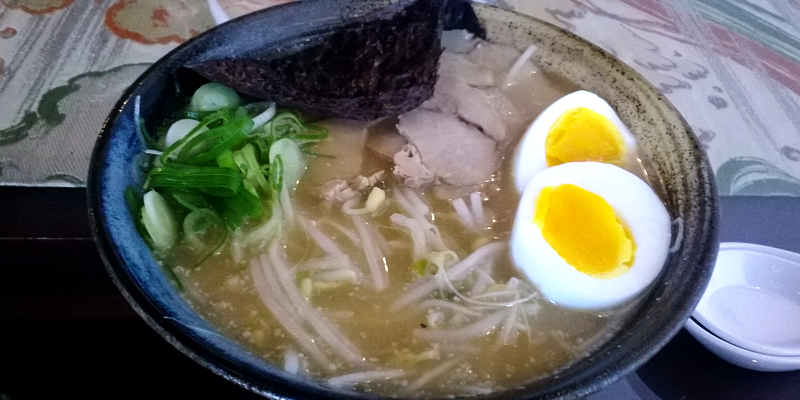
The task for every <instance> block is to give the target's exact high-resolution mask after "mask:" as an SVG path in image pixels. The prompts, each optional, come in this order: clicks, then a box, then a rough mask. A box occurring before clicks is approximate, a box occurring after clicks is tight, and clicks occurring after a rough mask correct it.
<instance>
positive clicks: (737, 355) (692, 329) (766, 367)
mask: <svg viewBox="0 0 800 400" xmlns="http://www.w3.org/2000/svg"><path fill="white" fill-rule="evenodd" d="M684 327H685V328H686V330H687V331H689V334H690V335H692V336H693V337H694V338H695V339H696V340H697V341H698V342H700V344H702V345H703V347H705V348H706V349H707V350H708V351H710V352H712V353H714V354H715V355H716V356H717V357H719V358H721V359H723V360H725V361H727V362H729V363H731V364H733V365H736V366H739V367H742V368H747V369H751V370H754V371H768V372H777V371H795V370H800V356H776V355H771V354H764V353H759V352H756V351H752V350H748V349H745V348H742V347H739V346H737V345H735V344H733V343H730V342H728V341H726V340H724V339H722V338H720V337H719V336H717V335H715V334H714V333H713V332H711V331H709V330H708V329H706V328H705V327H704V326H703V325H702V324H700V323H699V322H697V321H696V320H695V319H694V318H689V319H688V320H686V324H685V326H684ZM748 361H749V362H748ZM759 362H760V364H759Z"/></svg>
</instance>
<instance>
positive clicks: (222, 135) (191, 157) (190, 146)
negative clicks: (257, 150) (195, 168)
mask: <svg viewBox="0 0 800 400" xmlns="http://www.w3.org/2000/svg"><path fill="white" fill-rule="evenodd" d="M252 126H253V120H252V119H250V118H248V117H243V118H237V119H236V120H234V121H231V122H230V123H229V124H226V125H222V126H219V127H216V128H212V129H210V130H208V131H206V132H203V133H200V134H198V135H196V136H194V137H193V138H192V139H190V140H189V142H187V143H186V144H185V145H184V146H183V148H182V149H181V150H180V153H178V158H177V160H178V162H180V163H187V164H202V163H205V162H208V161H211V160H214V159H216V158H217V156H219V155H220V154H222V153H223V152H225V151H227V150H230V149H231V148H233V147H234V146H236V145H238V144H240V143H241V142H243V141H244V140H245V139H247V133H248V132H250V128H251V127H252Z"/></svg>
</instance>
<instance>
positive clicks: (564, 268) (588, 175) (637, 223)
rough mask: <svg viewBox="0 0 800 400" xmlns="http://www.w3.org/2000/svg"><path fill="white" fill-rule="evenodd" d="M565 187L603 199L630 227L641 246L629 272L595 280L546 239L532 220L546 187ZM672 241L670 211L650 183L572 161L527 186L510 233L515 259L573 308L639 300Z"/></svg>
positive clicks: (602, 165)
mask: <svg viewBox="0 0 800 400" xmlns="http://www.w3.org/2000/svg"><path fill="white" fill-rule="evenodd" d="M562 184H573V185H576V186H578V187H580V188H583V189H585V190H587V191H589V192H592V193H594V194H596V195H598V196H600V197H602V198H603V199H605V201H606V202H608V204H609V205H610V206H611V207H612V208H613V209H614V212H615V213H616V215H617V218H619V219H620V220H621V221H623V222H624V223H625V224H626V225H627V227H628V229H629V231H630V233H631V235H632V236H633V241H634V243H635V246H636V247H635V249H636V252H635V258H634V262H633V265H632V266H631V268H630V269H629V270H628V271H627V272H625V273H623V274H622V275H620V276H618V277H615V278H609V279H598V278H594V277H591V276H589V275H586V274H584V273H582V272H579V271H578V270H577V269H575V268H574V267H572V266H571V265H569V264H567V262H566V261H564V260H563V259H562V258H561V256H559V255H558V253H557V252H556V251H555V250H554V249H553V248H552V247H551V246H550V245H549V244H548V243H547V241H546V240H545V239H544V237H543V236H542V234H541V231H540V230H539V227H538V226H536V225H535V224H534V223H533V222H532V220H533V216H534V209H535V205H536V201H537V199H538V197H539V194H540V193H541V191H542V189H544V188H546V187H548V186H558V185H562ZM670 240H671V218H670V216H669V213H668V212H667V210H666V208H665V206H664V204H663V203H662V202H661V200H660V199H659V198H658V196H657V195H656V194H655V192H654V191H653V189H652V188H651V187H650V186H649V185H648V184H647V183H645V182H644V181H642V180H641V179H639V178H638V177H637V176H635V175H633V174H631V173H630V172H628V171H625V170H624V169H622V168H619V167H617V166H614V165H612V164H605V163H598V162H572V163H566V164H561V165H557V166H555V167H550V168H548V169H546V170H544V171H542V172H540V173H538V174H537V175H536V176H534V177H533V179H531V181H530V182H529V183H528V184H527V186H526V187H525V190H524V191H523V194H522V199H521V200H520V205H519V207H518V208H517V213H516V217H515V220H514V227H513V229H512V233H511V256H512V259H513V261H514V264H515V265H516V267H517V268H518V269H519V270H520V271H521V272H523V273H524V274H525V275H526V276H527V277H528V279H530V281H531V282H532V283H534V284H535V285H537V286H538V287H539V289H540V290H541V292H542V293H543V294H544V296H545V297H546V298H547V299H549V300H550V301H552V302H554V303H556V304H558V305H561V306H564V307H568V308H577V309H603V308H611V307H614V306H617V305H620V304H622V303H624V302H626V301H628V300H630V299H632V298H634V297H635V296H636V295H638V294H640V293H641V292H642V291H643V290H644V289H645V288H646V287H647V286H648V285H650V284H651V283H652V282H653V280H654V279H655V278H656V277H657V276H658V274H659V273H660V271H661V269H662V268H663V266H664V262H665V261H666V259H667V254H668V252H669V246H670Z"/></svg>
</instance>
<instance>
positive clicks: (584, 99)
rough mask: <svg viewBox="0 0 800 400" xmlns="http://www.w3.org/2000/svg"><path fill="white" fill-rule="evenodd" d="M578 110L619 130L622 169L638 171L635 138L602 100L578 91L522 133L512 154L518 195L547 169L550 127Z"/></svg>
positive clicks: (562, 99)
mask: <svg viewBox="0 0 800 400" xmlns="http://www.w3.org/2000/svg"><path fill="white" fill-rule="evenodd" d="M578 107H585V108H588V109H590V110H593V111H595V112H596V113H598V114H600V115H602V116H604V117H606V118H608V120H609V121H611V123H612V124H614V125H615V126H616V127H617V129H619V133H620V135H621V136H622V140H623V142H625V156H626V160H625V166H624V167H625V169H627V170H629V171H631V172H634V173H635V172H636V171H637V170H638V161H637V160H636V138H635V137H634V136H633V134H632V133H631V131H630V130H629V129H628V127H626V126H625V124H624V123H622V121H621V120H620V119H619V116H617V113H616V112H615V111H614V109H613V108H611V106H610V105H609V104H608V103H607V102H606V101H605V100H603V99H602V98H600V97H599V96H598V95H596V94H594V93H591V92H587V91H585V90H579V91H577V92H573V93H570V94H568V95H566V96H564V97H562V98H560V99H558V100H557V101H556V102H555V103H553V104H551V105H550V106H548V107H547V108H546V109H545V110H544V111H542V113H541V114H539V116H538V117H536V119H535V120H534V121H533V123H532V124H531V126H530V127H528V130H527V131H525V134H524V135H523V136H522V140H521V141H520V143H519V145H518V146H517V150H516V153H515V154H514V162H513V171H512V173H513V176H514V184H515V185H516V187H517V190H519V191H520V192H522V190H523V189H525V185H526V184H527V183H528V182H529V181H530V180H531V179H532V178H533V176H534V175H536V173H537V172H539V171H541V170H544V169H546V168H547V157H546V156H545V140H546V139H547V134H548V133H549V131H550V127H551V126H553V123H555V122H556V120H557V119H558V117H560V116H561V114H563V113H564V112H565V111H567V110H570V109H573V108H578Z"/></svg>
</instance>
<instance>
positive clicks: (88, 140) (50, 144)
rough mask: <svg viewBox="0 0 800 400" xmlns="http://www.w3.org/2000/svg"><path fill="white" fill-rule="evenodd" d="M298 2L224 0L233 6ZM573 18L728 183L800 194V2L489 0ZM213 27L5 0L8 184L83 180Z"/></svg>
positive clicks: (200, 11) (203, 16) (124, 3)
mask: <svg viewBox="0 0 800 400" xmlns="http://www.w3.org/2000/svg"><path fill="white" fill-rule="evenodd" d="M286 1H287V0H224V1H221V0H220V1H219V3H220V4H221V5H222V8H223V9H224V10H225V11H226V12H227V13H228V14H230V15H231V16H238V15H242V14H244V13H247V12H250V11H253V10H256V9H260V8H263V7H268V6H271V5H275V4H279V3H284V2H286ZM483 2H485V3H490V4H494V5H496V6H499V7H506V8H510V9H514V10H516V11H519V12H522V13H527V14H530V15H534V16H536V17H538V18H541V19H543V20H545V21H548V22H550V23H553V24H555V25H557V26H560V27H563V28H565V29H567V30H570V31H572V32H574V33H576V34H578V35H580V36H582V37H584V38H585V39H587V40H589V41H591V42H593V43H595V44H597V45H599V46H600V47H602V48H604V49H606V50H607V51H609V52H611V53H612V54H614V55H615V56H617V57H618V58H620V59H621V60H622V61H624V62H625V63H627V64H628V65H630V66H632V67H633V68H635V69H636V70H637V71H639V72H640V73H641V74H642V75H644V76H645V77H646V78H647V79H648V80H650V82H652V83H653V84H654V85H655V86H656V87H658V88H659V89H660V90H661V92H662V93H664V95H665V96H666V97H667V98H668V99H669V100H670V101H671V102H672V103H673V104H675V106H676V107H677V108H678V110H679V111H680V112H681V113H682V114H683V115H684V117H685V118H686V120H687V121H688V122H689V124H690V125H691V126H692V127H693V128H694V130H695V132H696V134H697V135H698V137H699V139H700V141H701V143H702V146H703V147H704V148H705V149H706V151H707V152H708V155H709V158H710V160H711V163H712V166H713V168H714V170H715V172H716V175H717V178H718V183H719V191H720V194H722V195H765V196H766V195H792V196H800V27H799V26H800V25H798V22H800V3H798V2H796V1H788V2H787V1H785V0H749V1H748V0H672V1H669V0H570V1H565V0H484V1H483ZM213 25H214V21H213V19H212V17H211V14H210V13H209V9H208V7H207V5H206V3H205V2H204V1H200V0H117V1H111V0H95V1H73V0H0V184H5V185H47V186H81V185H83V184H84V183H85V176H86V171H87V168H88V163H89V158H90V155H91V150H92V146H93V143H94V140H95V138H96V136H97V133H98V132H99V130H100V127H101V126H102V123H103V120H104V119H105V117H106V115H107V114H108V112H109V111H110V109H111V107H112V106H113V104H114V102H115V101H116V100H117V99H118V97H119V96H120V94H121V93H122V91H124V89H125V87H126V86H127V85H129V84H130V83H131V82H132V81H133V80H134V79H135V77H136V76H138V75H139V74H140V73H141V72H143V71H144V70H145V69H146V68H147V66H148V65H149V64H150V63H152V62H153V61H155V60H156V59H158V58H159V57H160V56H162V55H163V54H165V53H167V52H168V51H169V50H171V49H172V48H174V47H175V46H177V45H178V44H179V43H182V42H183V41H185V40H187V39H188V38H190V37H192V36H194V35H196V34H198V33H199V32H202V31H204V30H206V29H208V28H210V27H212V26H213Z"/></svg>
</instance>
